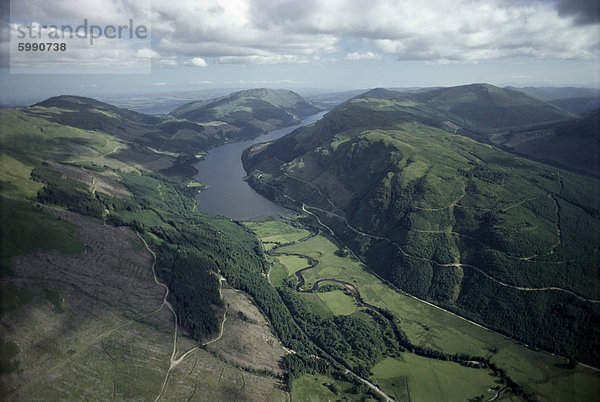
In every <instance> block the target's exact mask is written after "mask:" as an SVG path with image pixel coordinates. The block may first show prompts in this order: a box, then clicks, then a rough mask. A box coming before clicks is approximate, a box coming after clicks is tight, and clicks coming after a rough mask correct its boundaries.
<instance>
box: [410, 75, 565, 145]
mask: <svg viewBox="0 0 600 402" xmlns="http://www.w3.org/2000/svg"><path fill="white" fill-rule="evenodd" d="M410 99H412V100H415V101H418V102H422V103H424V104H425V105H427V106H429V107H431V108H433V109H435V110H437V111H441V112H444V113H446V114H447V115H448V116H449V117H452V118H453V120H454V122H455V123H456V124H458V125H459V126H460V125H465V126H466V127H467V128H472V129H474V132H475V133H476V134H479V133H483V134H485V133H492V132H498V131H503V130H507V129H511V128H514V127H522V126H526V125H534V124H539V123H548V122H552V121H560V120H566V119H569V118H572V117H573V116H572V115H571V114H569V113H567V112H565V111H562V110H560V109H558V108H556V107H555V106H552V105H550V104H547V103H545V102H542V101H539V100H537V99H534V98H532V97H530V96H528V95H525V94H524V93H522V92H518V91H511V90H508V89H502V88H498V87H495V86H493V85H489V84H471V85H464V86H458V87H451V88H441V89H436V90H432V91H426V92H423V93H418V94H415V95H411V96H410ZM461 123H462V124H461Z"/></svg>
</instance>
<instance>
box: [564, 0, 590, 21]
mask: <svg viewBox="0 0 600 402" xmlns="http://www.w3.org/2000/svg"><path fill="white" fill-rule="evenodd" d="M556 7H557V9H558V12H559V13H560V14H561V15H566V16H573V17H575V20H576V21H577V22H578V23H581V24H597V23H599V22H600V2H598V0H556Z"/></svg>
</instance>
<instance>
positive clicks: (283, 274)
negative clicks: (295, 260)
mask: <svg viewBox="0 0 600 402" xmlns="http://www.w3.org/2000/svg"><path fill="white" fill-rule="evenodd" d="M287 277H288V272H287V270H286V269H285V267H284V266H283V265H282V264H281V263H280V262H279V261H277V260H275V261H273V268H272V269H271V283H272V284H273V286H282V285H283V280H284V279H285V278H287Z"/></svg>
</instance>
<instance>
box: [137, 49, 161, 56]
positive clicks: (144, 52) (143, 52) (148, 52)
mask: <svg viewBox="0 0 600 402" xmlns="http://www.w3.org/2000/svg"><path fill="white" fill-rule="evenodd" d="M135 55H136V56H137V57H139V58H142V59H152V58H157V57H159V54H158V53H156V52H155V51H154V50H152V49H148V48H147V47H143V48H141V49H138V50H137V51H136V52H135Z"/></svg>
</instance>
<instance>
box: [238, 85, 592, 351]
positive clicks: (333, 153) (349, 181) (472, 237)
mask: <svg viewBox="0 0 600 402" xmlns="http://www.w3.org/2000/svg"><path fill="white" fill-rule="evenodd" d="M519 108H523V110H520V109H519ZM428 111H429V113H428ZM444 112H445V113H448V114H447V115H446V116H447V117H446V118H447V119H448V120H447V121H449V122H451V124H453V125H455V126H456V127H458V123H459V122H460V120H456V119H457V117H458V116H462V117H463V118H464V119H465V120H467V119H468V121H469V124H470V125H472V127H473V128H477V127H481V130H480V132H482V131H484V130H485V131H488V130H492V129H494V128H495V129H500V128H501V129H506V128H507V127H509V126H510V127H513V126H514V127H517V123H518V124H525V125H529V124H532V123H537V124H540V123H542V122H544V119H548V120H549V121H550V122H553V121H554V122H555V121H556V120H561V119H563V118H567V117H569V115H568V114H566V113H564V112H562V111H560V110H557V109H556V108H554V107H553V106H550V105H547V104H545V103H543V102H540V101H537V100H535V99H532V98H530V97H528V96H527V95H524V94H521V93H518V92H514V91H507V90H502V89H499V88H495V87H492V86H489V85H480V84H477V85H471V86H464V87H457V88H448V89H443V90H434V91H431V92H425V93H422V94H417V95H411V96H410V97H409V98H407V97H406V96H402V95H401V96H398V95H397V94H396V93H395V92H393V91H387V90H382V89H377V90H373V91H370V92H368V93H366V94H364V95H362V96H359V97H358V98H355V99H353V100H351V101H349V102H347V103H346V104H345V105H343V106H341V107H339V108H338V109H336V110H334V111H332V112H330V113H329V114H327V115H326V116H325V117H324V118H323V119H322V120H321V121H319V122H317V123H316V124H314V125H312V126H309V127H306V128H301V129H298V130H296V131H295V132H293V133H292V134H290V135H287V136H285V137H283V138H281V139H279V140H277V141H275V142H273V143H272V144H270V145H269V146H267V147H264V146H257V147H255V148H253V149H250V150H249V151H248V152H247V153H246V154H245V155H244V158H243V160H244V163H245V167H246V169H247V170H248V173H249V174H250V175H251V178H250V182H251V183H252V185H253V186H254V187H255V188H257V189H258V190H259V191H261V192H262V193H264V194H266V195H268V196H270V197H271V198H274V199H276V200H279V201H280V202H282V203H285V204H288V205H289V206H293V207H296V208H298V209H305V210H307V211H309V212H310V213H311V214H313V215H314V216H315V217H318V219H319V222H320V223H321V224H322V225H326V227H325V229H324V230H328V229H327V228H329V229H331V230H332V231H333V232H334V233H335V236H336V237H337V238H338V239H340V240H341V241H343V242H344V243H345V244H346V245H347V246H349V247H350V248H351V249H352V250H353V251H354V252H355V253H356V254H357V255H358V256H360V257H361V258H362V259H363V260H364V261H365V262H366V263H367V264H368V265H369V266H370V267H371V268H373V269H374V270H375V271H377V273H378V274H380V275H381V276H383V277H384V278H386V279H388V280H389V281H391V282H392V283H394V284H395V285H396V286H398V287H400V288H401V289H403V290H405V291H407V292H409V293H411V294H413V295H417V296H419V297H422V298H426V299H430V300H432V301H435V302H437V303H440V304H443V305H445V306H448V307H449V308H452V309H455V310H456V311H458V312H461V313H462V314H465V315H467V316H469V317H471V318H474V319H476V320H478V321H480V322H484V323H486V324H488V325H491V326H493V327H495V328H497V329H499V330H501V331H505V332H506V333H509V334H511V335H513V336H517V337H519V338H520V339H523V340H525V341H526V342H528V343H535V344H538V345H541V346H543V347H545V348H549V349H552V350H555V351H559V352H561V353H564V354H566V355H570V356H577V358H581V359H587V358H589V359H590V360H589V361H594V362H599V361H600V354H599V353H598V352H597V351H598V346H600V344H599V343H598V342H599V341H598V335H600V332H599V331H600V326H598V325H597V323H598V322H600V308H599V307H598V305H597V304H592V303H589V302H585V301H582V300H581V299H579V298H577V297H574V296H573V295H572V294H571V293H568V292H564V291H555V292H542V291H537V292H536V291H524V290H522V289H525V288H531V289H540V288H544V287H550V286H554V287H559V288H561V289H564V290H566V291H569V292H574V293H576V294H579V295H581V296H582V297H583V298H591V299H599V298H600V293H599V289H600V275H599V273H598V270H597V267H598V266H599V264H600V250H599V249H598V243H597V239H598V238H600V203H599V201H598V200H599V199H600V197H599V196H600V194H599V193H598V191H599V189H600V182H598V181H597V180H595V179H590V178H587V177H584V176H580V175H576V174H572V173H569V172H566V171H562V170H559V169H557V168H553V167H550V166H547V165H544V164H540V163H536V162H532V161H530V160H527V159H524V158H522V157H518V156H515V155H512V154H510V153H507V152H504V151H500V150H498V149H496V148H493V147H491V146H489V145H487V144H482V143H480V142H477V141H474V140H472V139H469V138H465V137H464V136H460V135H456V134H454V132H455V131H459V130H458V128H452V126H451V125H449V124H440V122H443V121H444V120H441V119H444ZM450 119H452V120H450ZM475 123H477V124H481V125H482V126H478V125H475ZM580 125H581V126H582V127H587V120H584V121H581V122H580ZM442 127H443V128H444V129H442ZM563 127H564V129H565V130H567V129H568V127H569V126H568V125H564V126H563ZM576 131H578V132H580V130H576ZM565 135H567V134H565ZM517 288H520V289H521V290H519V289H517ZM565 306H568V307H565ZM565 309H567V310H568V311H567V310H565ZM592 323H595V324H592Z"/></svg>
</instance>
